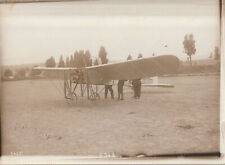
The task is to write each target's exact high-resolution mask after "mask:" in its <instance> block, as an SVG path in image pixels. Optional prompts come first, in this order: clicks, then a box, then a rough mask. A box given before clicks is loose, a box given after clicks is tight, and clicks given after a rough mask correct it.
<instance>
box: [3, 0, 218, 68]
mask: <svg viewBox="0 0 225 165" xmlns="http://www.w3.org/2000/svg"><path fill="white" fill-rule="evenodd" d="M0 11H1V14H0V42H1V48H0V51H1V61H2V64H3V65H15V64H26V63H44V62H45V61H46V59H47V58H49V57H50V56H53V57H55V59H56V61H58V60H59V58H60V56H61V55H63V57H64V59H65V57H66V56H70V55H72V54H74V52H75V51H76V50H89V51H90V53H91V55H92V56H93V57H97V56H98V52H99V48H100V46H104V47H105V49H106V51H107V56H108V58H109V60H111V61H122V60H126V58H127V56H128V55H129V54H130V55H131V56H132V57H133V59H135V58H137V56H138V54H139V53H142V54H143V56H144V57H151V56H152V54H153V53H154V54H155V55H157V56H158V55H163V54H173V55H176V56H177V57H178V58H179V59H180V60H186V59H187V55H185V53H184V48H183V44H182V43H183V40H184V36H185V34H190V33H192V34H193V35H194V39H195V41H196V53H195V55H194V56H193V57H192V58H193V60H195V59H207V58H208V57H209V56H210V53H211V52H213V51H214V47H215V46H219V44H220V28H219V26H220V25H219V19H220V18H219V1H217V0H189V1H185V0H170V1H166V0H157V1H156V0H138V1H135V0H134V1H129V0H120V1H118V0H93V1H92V0H90V1H76V2H53V3H46V2H45V3H19V4H1V5H0ZM165 45H166V46H165Z"/></svg>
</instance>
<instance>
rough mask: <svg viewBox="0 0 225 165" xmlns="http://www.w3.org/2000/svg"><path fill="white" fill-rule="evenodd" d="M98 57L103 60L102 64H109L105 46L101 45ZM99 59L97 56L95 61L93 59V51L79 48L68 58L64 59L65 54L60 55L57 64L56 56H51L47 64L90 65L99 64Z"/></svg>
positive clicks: (61, 65) (62, 65)
mask: <svg viewBox="0 0 225 165" xmlns="http://www.w3.org/2000/svg"><path fill="white" fill-rule="evenodd" d="M98 58H100V60H101V64H107V63H108V58H107V52H106V50H105V48H104V46H101V47H100V50H99V53H98ZM98 64H99V61H98V59H97V58H96V59H95V60H94V61H93V59H92V56H91V53H90V51H89V50H86V51H84V50H79V51H75V53H74V54H73V55H70V56H67V57H66V60H65V61H64V59H63V55H61V56H60V59H59V63H58V64H56V61H55V58H54V57H53V56H51V57H50V58H49V59H47V60H46V62H45V66H46V67H76V68H82V67H88V66H92V65H98Z"/></svg>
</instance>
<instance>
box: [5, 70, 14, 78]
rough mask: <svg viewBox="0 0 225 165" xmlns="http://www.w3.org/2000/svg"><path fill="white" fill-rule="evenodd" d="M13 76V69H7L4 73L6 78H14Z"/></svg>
mask: <svg viewBox="0 0 225 165" xmlns="http://www.w3.org/2000/svg"><path fill="white" fill-rule="evenodd" d="M12 75H13V73H12V71H11V69H6V70H5V73H4V76H5V77H10V76H12Z"/></svg>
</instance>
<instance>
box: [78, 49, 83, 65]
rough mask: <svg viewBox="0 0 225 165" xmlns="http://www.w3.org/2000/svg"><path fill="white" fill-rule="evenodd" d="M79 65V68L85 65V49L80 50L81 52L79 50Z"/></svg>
mask: <svg viewBox="0 0 225 165" xmlns="http://www.w3.org/2000/svg"><path fill="white" fill-rule="evenodd" d="M77 67H78V68H82V67H85V59H84V51H83V50H79V52H78V58H77Z"/></svg>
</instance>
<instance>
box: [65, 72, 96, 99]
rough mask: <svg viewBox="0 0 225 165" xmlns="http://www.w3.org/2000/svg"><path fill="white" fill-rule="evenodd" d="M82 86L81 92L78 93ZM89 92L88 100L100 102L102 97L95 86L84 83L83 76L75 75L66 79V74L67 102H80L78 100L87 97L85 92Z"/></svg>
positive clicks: (70, 75)
mask: <svg viewBox="0 0 225 165" xmlns="http://www.w3.org/2000/svg"><path fill="white" fill-rule="evenodd" d="M78 85H80V92H77V87H78ZM86 90H87V98H88V99H89V100H91V101H95V100H99V99H100V95H99V93H98V91H97V86H96V89H94V85H88V84H85V83H84V80H83V76H82V74H79V72H78V73H73V74H69V75H68V77H66V75H65V73H64V95H65V98H66V99H67V100H71V101H75V102H77V101H78V98H79V97H81V98H83V97H84V96H85V91H86ZM78 91H79V90H78Z"/></svg>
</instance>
